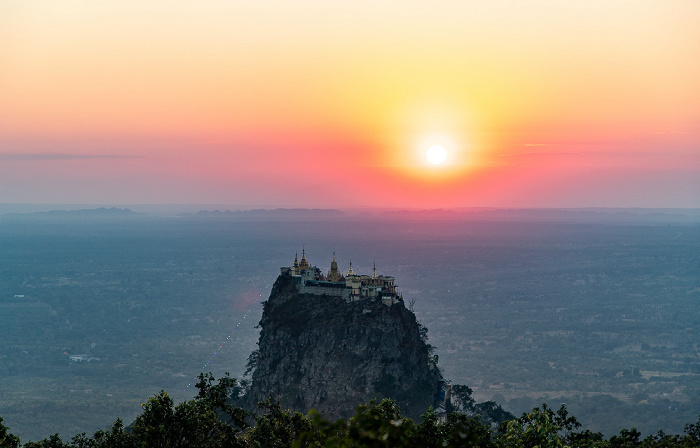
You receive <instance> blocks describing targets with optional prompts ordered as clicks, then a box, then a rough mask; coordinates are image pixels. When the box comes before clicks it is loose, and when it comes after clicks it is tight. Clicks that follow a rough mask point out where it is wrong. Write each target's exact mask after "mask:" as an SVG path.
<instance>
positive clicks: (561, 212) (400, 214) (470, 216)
mask: <svg viewBox="0 0 700 448" xmlns="http://www.w3.org/2000/svg"><path fill="white" fill-rule="evenodd" d="M378 218H380V219H402V220H481V221H532V222H591V223H593V222H605V223H635V222H638V223H698V222H700V210H697V209H644V208H583V209H574V208H572V209H567V208H551V209H546V208H542V209H537V208H535V209H495V208H494V209H486V208H476V209H457V210H444V209H435V210H388V211H384V212H381V213H380V214H379V215H378Z"/></svg>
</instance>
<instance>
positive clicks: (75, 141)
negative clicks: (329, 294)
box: [0, 0, 700, 209]
mask: <svg viewBox="0 0 700 448" xmlns="http://www.w3.org/2000/svg"><path fill="white" fill-rule="evenodd" d="M699 22H700V2H698V1H696V0H687V1H683V0H678V1H673V0H671V1H668V0H659V1H645V0H630V1H622V0H606V1H588V2H569V1H561V0H549V1H545V0H541V1H540V0H529V1H498V0H494V1H488V2H486V1H466V0H445V1H440V2H436V1H427V0H425V1H423V0H416V1H404V2H397V1H392V2H388V1H381V0H379V1H378V0H372V1H366V0H352V1H344V0H334V1H327V0H324V1H320V0H318V1H317V0H300V1H293V2H290V1H277V0H270V1H265V2H259V1H245V0H241V1H230V0H226V1H217V0H211V1H201V0H198V1H180V0H168V1H158V0H153V1H147V2H144V1H142V0H121V1H119V2H115V1H99V0H84V1H76V0H62V1H60V2H57V1H55V0H36V1H34V0H16V1H15V0H5V1H3V2H1V3H0V203H42V204H45V203H49V204H50V203H57V204H58V203H62V204H66V203H75V204H115V205H119V204H230V205H231V207H232V208H241V209H246V208H257V207H265V208H273V207H274V208H277V207H314V208H350V207H390V208H394V207H395V208H421V209H424V208H458V207H460V208H461V207H671V208H684V207H688V208H698V207H700V27H699V26H697V24H698V23H699ZM435 146H439V147H440V148H442V150H441V151H444V155H445V156H446V160H445V161H444V162H443V163H441V164H439V165H434V164H432V163H430V162H429V161H428V160H427V159H426V157H425V155H426V152H427V151H428V149H430V148H433V147H435Z"/></svg>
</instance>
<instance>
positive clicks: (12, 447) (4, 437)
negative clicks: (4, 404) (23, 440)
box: [0, 417, 19, 448]
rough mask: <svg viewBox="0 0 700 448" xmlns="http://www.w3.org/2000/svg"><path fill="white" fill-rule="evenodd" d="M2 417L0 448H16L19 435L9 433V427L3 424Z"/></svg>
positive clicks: (0, 422)
mask: <svg viewBox="0 0 700 448" xmlns="http://www.w3.org/2000/svg"><path fill="white" fill-rule="evenodd" d="M2 421H3V418H2V417H0V448H18V447H19V437H17V436H15V435H12V434H10V433H9V431H10V428H8V427H7V426H5V425H4V424H3V423H2Z"/></svg>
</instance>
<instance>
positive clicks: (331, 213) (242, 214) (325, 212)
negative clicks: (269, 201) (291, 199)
mask: <svg viewBox="0 0 700 448" xmlns="http://www.w3.org/2000/svg"><path fill="white" fill-rule="evenodd" d="M195 216H196V217H198V218H241V219H260V218H264V219H307V220H308V219H313V220H326V219H339V218H345V217H347V215H346V214H345V213H344V212H342V211H340V210H334V209H307V208H277V209H274V210H265V209H254V210H236V211H231V210H226V211H221V210H213V211H207V210H202V211H200V212H198V213H197V214H196V215H195Z"/></svg>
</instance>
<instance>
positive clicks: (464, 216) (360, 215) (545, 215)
mask: <svg viewBox="0 0 700 448" xmlns="http://www.w3.org/2000/svg"><path fill="white" fill-rule="evenodd" d="M141 217H152V218H157V217H159V215H158V214H154V215H151V214H148V213H141V212H134V211H132V210H131V209H129V208H117V207H110V208H108V207H100V208H93V209H79V210H51V211H38V212H27V213H18V212H14V213H5V214H1V215H0V218H2V219H5V220H22V219H30V220H52V219H59V220H60V219H136V218H141ZM161 217H162V216H161ZM170 217H171V218H185V219H186V218H190V219H192V218H194V219H226V218H228V219H234V220H273V221H284V220H304V221H326V220H329V221H334V220H396V219H400V220H418V221H424V220H425V221H431V220H437V221H523V222H603V223H700V209H645V208H581V209H573V208H570V209H567V208H551V209H538V208H533V209H498V208H485V207H481V208H462V209H427V210H412V209H397V210H387V209H384V210H382V209H379V210H376V209H375V210H371V209H367V210H352V211H348V212H345V211H342V210H337V209H308V208H276V209H271V210H269V209H252V210H234V211H231V210H224V211H221V210H212V211H209V210H201V211H199V212H196V213H181V214H179V215H173V216H170Z"/></svg>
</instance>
